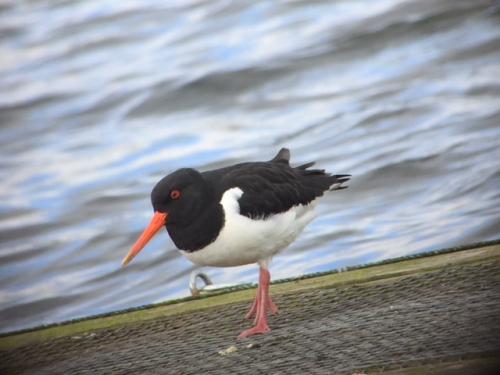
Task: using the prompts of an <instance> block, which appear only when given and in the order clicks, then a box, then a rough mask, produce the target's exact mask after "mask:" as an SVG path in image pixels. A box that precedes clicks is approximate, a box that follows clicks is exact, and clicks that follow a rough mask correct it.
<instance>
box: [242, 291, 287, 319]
mask: <svg viewBox="0 0 500 375" xmlns="http://www.w3.org/2000/svg"><path fill="white" fill-rule="evenodd" d="M258 294H259V293H258V292H257V296H258ZM257 296H256V297H255V299H254V301H253V303H252V306H251V307H250V310H248V312H247V314H246V315H245V319H252V318H253V317H254V316H255V315H256V314H257V310H258V308H259V299H258V297H257ZM267 311H271V314H273V315H276V314H278V313H279V310H278V307H277V306H276V304H275V303H274V302H273V300H272V299H271V296H269V295H268V296H267V301H266V312H267Z"/></svg>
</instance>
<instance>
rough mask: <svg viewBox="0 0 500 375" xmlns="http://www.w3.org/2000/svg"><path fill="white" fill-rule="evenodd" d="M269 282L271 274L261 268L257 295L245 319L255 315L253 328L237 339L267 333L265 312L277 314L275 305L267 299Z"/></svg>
mask: <svg viewBox="0 0 500 375" xmlns="http://www.w3.org/2000/svg"><path fill="white" fill-rule="evenodd" d="M270 280H271V274H270V273H269V271H268V270H267V269H266V268H264V267H261V268H260V274H259V287H258V288H257V295H256V297H255V301H254V303H253V304H252V307H251V309H250V311H249V312H248V314H247V317H250V316H252V315H253V314H255V320H254V326H253V327H252V328H249V329H247V330H245V331H243V332H242V333H241V334H240V335H239V336H238V338H239V339H243V338H246V337H249V336H252V335H255V334H257V333H266V332H269V331H270V329H269V326H268V325H267V310H271V312H273V314H275V313H277V312H278V309H277V307H276V305H275V304H274V303H273V302H272V301H271V298H270V297H269V282H270Z"/></svg>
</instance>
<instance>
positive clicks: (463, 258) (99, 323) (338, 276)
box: [0, 245, 500, 350]
mask: <svg viewBox="0 0 500 375" xmlns="http://www.w3.org/2000/svg"><path fill="white" fill-rule="evenodd" d="M492 258H500V245H493V246H486V247H481V248H477V249H469V250H463V251H457V252H451V253H446V254H439V255H433V256H428V257H424V258H418V259H410V260H404V261H400V262H395V263H388V264H383V265H378V266H373V267H366V268H362V269H357V270H352V271H346V272H340V273H332V274H328V275H324V276H318V277H312V278H306V279H300V280H294V281H290V282H285V283H278V284H273V285H272V287H271V293H272V294H273V295H283V294H289V293H297V292H301V291H306V290H309V289H323V288H334V287H339V286H345V285H352V284H363V283H369V282H387V281H390V280H391V279H393V278H398V277H404V276H406V275H413V274H418V273H425V272H430V271H433V270H436V269H439V268H444V267H447V266H449V265H458V264H469V263H474V262H482V261H485V260H487V259H492ZM254 295H255V289H253V288H252V289H247V290H239V291H234V292H230V293H223V294H219V295H213V296H205V297H202V298H198V299H191V300H188V301H181V302H177V303H173V304H166V305H162V304H159V305H157V306H155V307H152V308H145V309H142V310H137V311H132V312H127V313H123V314H115V315H111V316H105V317H99V318H95V319H88V320H81V321H78V322H75V323H68V324H62V325H57V326H53V327H47V328H40V329H35V330H33V331H29V332H23V333H17V334H11V335H7V336H4V337H1V338H0V350H6V349H13V348H16V347H19V346H23V345H27V344H31V343H37V342H44V341H47V340H53V339H56V338H61V337H65V336H73V335H78V334H83V333H86V334H88V333H90V332H93V331H97V330H101V329H109V328H112V327H118V326H122V325H127V324H132V323H137V322H138V321H147V320H152V319H156V318H159V317H166V316H171V315H178V314H185V313H189V312H194V311H200V310H204V309H211V308H214V307H218V306H222V305H226V304H231V303H238V302H245V301H250V300H251V299H253V297H254Z"/></svg>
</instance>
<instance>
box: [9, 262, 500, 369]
mask: <svg viewBox="0 0 500 375" xmlns="http://www.w3.org/2000/svg"><path fill="white" fill-rule="evenodd" d="M274 299H275V302H276V303H277V304H278V306H279V307H280V311H281V314H280V315H279V316H278V317H271V318H270V325H271V328H272V329H273V331H272V332H271V333H270V334H268V335H265V336H257V337H254V338H251V339H248V340H243V341H236V340H235V337H236V336H237V334H238V333H239V332H240V331H241V330H243V329H244V328H246V327H248V326H249V322H246V321H243V316H244V314H245V312H246V310H247V309H248V307H249V306H248V305H247V304H246V303H245V304H243V303H237V304H231V305H227V306H222V307H217V308H213V309H209V310H205V311H198V312H192V313H188V314H183V315H177V316H170V317H165V318H160V319H154V320H150V321H141V322H137V323H134V324H129V325H127V326H121V327H119V328H115V329H107V330H100V331H96V332H92V333H87V334H85V335H78V336H72V337H65V338H60V339H56V340H52V341H48V342H44V343H40V344H32V345H27V346H24V347H21V348H18V349H14V350H9V351H3V352H0V372H1V373H2V374H96V373H99V374H107V373H109V374H130V373H148V374H170V373H172V374H199V373H211V374H224V373H230V374H253V373H260V372H265V373H272V374H288V373H310V374H332V373H340V374H342V373H346V374H352V373H356V372H358V373H359V372H366V371H368V372H369V371H379V370H384V369H393V368H399V367H407V366H413V365H418V364H422V363H424V364H425V363H429V362H439V361H444V360H448V359H451V360H457V359H459V360H460V359H463V358H476V357H492V356H498V354H499V353H500V260H499V259H493V260H492V259H490V260H483V261H481V262H479V263H475V264H466V265H456V266H448V267H445V268H442V269H439V270H436V271H432V272H427V273H421V274H415V275H410V276H404V277H399V278H391V279H386V280H382V281H377V282H369V283H365V284H358V285H351V286H346V287H337V288H330V289H316V290H308V291H303V292H295V293H292V294H286V295H277V296H276V297H275V298H274Z"/></svg>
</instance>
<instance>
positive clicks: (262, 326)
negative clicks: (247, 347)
mask: <svg viewBox="0 0 500 375" xmlns="http://www.w3.org/2000/svg"><path fill="white" fill-rule="evenodd" d="M270 331H271V328H269V326H268V325H267V322H262V323H257V324H256V325H255V326H254V327H252V328H249V329H246V330H244V331H243V332H241V333H240V334H239V335H238V339H239V340H241V339H246V338H247V337H250V336H253V335H257V334H264V333H267V332H270Z"/></svg>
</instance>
